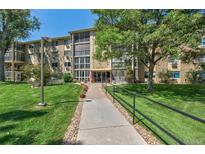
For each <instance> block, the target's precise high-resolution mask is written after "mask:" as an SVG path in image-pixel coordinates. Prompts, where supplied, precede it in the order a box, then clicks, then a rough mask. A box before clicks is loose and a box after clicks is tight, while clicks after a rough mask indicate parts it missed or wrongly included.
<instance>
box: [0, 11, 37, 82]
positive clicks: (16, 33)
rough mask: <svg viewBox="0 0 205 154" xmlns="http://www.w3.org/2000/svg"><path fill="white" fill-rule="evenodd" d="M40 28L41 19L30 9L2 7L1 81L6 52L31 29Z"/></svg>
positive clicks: (0, 31)
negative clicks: (33, 14)
mask: <svg viewBox="0 0 205 154" xmlns="http://www.w3.org/2000/svg"><path fill="white" fill-rule="evenodd" d="M39 28H40V23H39V20H38V19H37V18H36V17H35V16H32V15H31V11H30V10H21V9H16V10H14V9H12V10H11V9H2V10H0V81H4V79H5V75H4V61H3V58H2V57H4V55H5V52H6V51H7V49H8V48H9V47H11V44H12V42H14V41H16V40H19V39H25V38H28V37H29V36H30V34H31V31H34V30H36V29H39Z"/></svg>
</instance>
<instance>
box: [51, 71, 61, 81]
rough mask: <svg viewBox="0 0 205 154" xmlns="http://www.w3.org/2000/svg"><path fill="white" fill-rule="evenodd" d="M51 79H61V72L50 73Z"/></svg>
mask: <svg viewBox="0 0 205 154" xmlns="http://www.w3.org/2000/svg"><path fill="white" fill-rule="evenodd" d="M51 78H52V79H62V78H63V74H62V73H61V72H58V71H54V72H52V73H51Z"/></svg>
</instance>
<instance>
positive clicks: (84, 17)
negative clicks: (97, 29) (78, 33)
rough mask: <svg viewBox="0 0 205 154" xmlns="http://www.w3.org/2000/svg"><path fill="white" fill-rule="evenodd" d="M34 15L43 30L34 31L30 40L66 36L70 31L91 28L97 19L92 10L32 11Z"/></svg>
mask: <svg viewBox="0 0 205 154" xmlns="http://www.w3.org/2000/svg"><path fill="white" fill-rule="evenodd" d="M32 15H35V16H36V17H38V18H39V20H40V22H41V28H40V30H38V31H34V32H32V34H31V37H30V38H29V39H28V40H36V39H40V38H41V36H48V37H58V36H66V35H68V32H69V31H72V30H77V29H81V28H90V27H92V26H93V25H94V23H95V20H96V19H97V16H96V15H93V14H92V13H91V12H90V10H77V9H76V10H71V9H69V10H61V9H59V10H52V9H50V10H32Z"/></svg>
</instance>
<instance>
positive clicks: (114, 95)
mask: <svg viewBox="0 0 205 154" xmlns="http://www.w3.org/2000/svg"><path fill="white" fill-rule="evenodd" d="M112 102H113V103H115V85H113V100H112Z"/></svg>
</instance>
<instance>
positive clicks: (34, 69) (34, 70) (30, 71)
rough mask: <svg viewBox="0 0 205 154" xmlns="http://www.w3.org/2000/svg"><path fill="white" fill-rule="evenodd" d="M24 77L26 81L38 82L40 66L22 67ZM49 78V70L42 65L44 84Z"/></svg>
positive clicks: (47, 66) (46, 66)
mask: <svg viewBox="0 0 205 154" xmlns="http://www.w3.org/2000/svg"><path fill="white" fill-rule="evenodd" d="M23 70H24V73H23V74H24V77H25V78H26V80H27V81H29V80H30V78H33V79H34V80H35V82H40V79H41V66H40V65H25V66H24V69H23ZM50 77H51V70H50V67H49V65H44V84H46V83H47V82H48V80H49V79H50Z"/></svg>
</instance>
